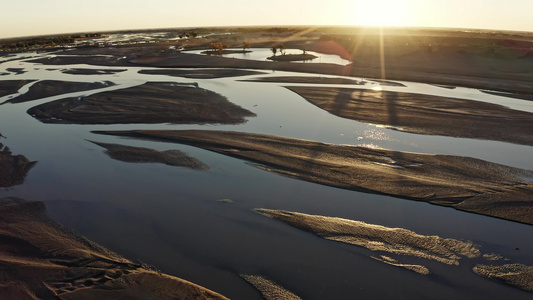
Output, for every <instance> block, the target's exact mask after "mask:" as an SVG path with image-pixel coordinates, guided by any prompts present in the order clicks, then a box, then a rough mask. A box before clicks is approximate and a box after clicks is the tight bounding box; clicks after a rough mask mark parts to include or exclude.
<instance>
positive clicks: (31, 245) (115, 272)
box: [0, 198, 227, 300]
mask: <svg viewBox="0 0 533 300" xmlns="http://www.w3.org/2000/svg"><path fill="white" fill-rule="evenodd" d="M0 214H1V215H2V218H1V219H0V236H1V239H2V243H1V244H0V265H1V268H2V281H1V283H0V298H1V299H21V300H26V299H30V300H35V299H60V300H75V299H87V300H89V299H95V300H96V299H148V298H150V299H168V300H170V299H227V298H225V297H224V296H222V295H220V294H218V293H215V292H212V291H210V290H207V289H205V288H203V287H201V286H198V285H196V284H193V283H191V282H188V281H185V280H182V279H179V278H176V277H173V276H169V275H166V274H161V273H159V272H155V271H151V270H149V269H147V268H145V267H143V266H141V265H138V264H135V263H133V262H131V261H129V260H127V259H125V258H123V257H121V256H119V255H118V254H116V253H113V252H111V251H109V250H107V249H105V248H103V247H102V246H100V245H98V244H96V243H94V242H92V241H90V240H88V239H86V238H84V237H82V236H80V235H78V234H76V233H74V232H72V231H71V230H69V229H67V228H65V227H62V226H61V225H59V224H57V223H55V222H54V221H53V220H51V219H50V218H49V217H48V216H47V214H46V208H45V206H44V203H42V202H38V201H26V200H23V199H20V198H3V199H0Z"/></svg>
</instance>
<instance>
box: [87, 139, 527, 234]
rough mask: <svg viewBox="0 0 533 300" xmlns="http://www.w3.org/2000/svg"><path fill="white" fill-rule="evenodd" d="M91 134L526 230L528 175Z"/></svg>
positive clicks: (340, 152)
mask: <svg viewBox="0 0 533 300" xmlns="http://www.w3.org/2000/svg"><path fill="white" fill-rule="evenodd" d="M95 133H102V134H111V135H118V136H129V137H137V138H144V139H156V140H165V141H174V142H177V143H182V144H188V145H192V146H196V147H200V148H203V149H207V150H210V151H214V152H217V153H221V154H224V155H228V156H232V157H237V158H240V159H245V160H248V161H251V162H253V163H255V166H256V167H257V168H260V169H264V170H267V171H270V172H274V173H277V174H281V175H285V176H289V177H293V178H297V179H301V180H306V181H310V182H315V183H320V184H324V185H329V186H334V187H339V188H344V189H349V190H355V191H360V192H367V193H378V194H385V195H390V196H394V197H399V198H405V199H412V200H417V201H425V202H429V203H432V204H438V205H443V206H451V207H454V208H456V209H459V210H464V211H468V212H473V213H478V214H483V215H488V216H494V217H499V218H503V219H508V220H513V221H517V222H522V223H527V224H532V225H533V185H532V179H533V171H529V170H522V169H518V168H513V167H508V166H504V165H500V164H495V163H491V162H487V161H483V160H480V159H475V158H469V157H460V156H449V155H427V154H417V153H408V152H399V151H392V150H382V149H370V148H365V147H355V146H339V145H333V144H324V143H319V142H314V141H307V140H300V139H293V138H284V137H278V136H271V135H260V134H250V133H239V132H227V131H202V130H183V131H182V130H137V131H97V132H95Z"/></svg>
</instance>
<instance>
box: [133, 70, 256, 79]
mask: <svg viewBox="0 0 533 300" xmlns="http://www.w3.org/2000/svg"><path fill="white" fill-rule="evenodd" d="M139 74H153V75H169V76H175V77H185V78H200V79H212V78H226V77H236V76H248V75H259V74H265V73H264V72H258V71H248V70H239V69H202V70H179V69H164V70H140V71H139Z"/></svg>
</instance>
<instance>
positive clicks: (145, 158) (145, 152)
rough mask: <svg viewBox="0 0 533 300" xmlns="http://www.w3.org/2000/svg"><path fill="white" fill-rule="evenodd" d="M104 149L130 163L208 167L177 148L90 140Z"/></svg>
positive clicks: (197, 168)
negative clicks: (159, 149) (158, 147)
mask: <svg viewBox="0 0 533 300" xmlns="http://www.w3.org/2000/svg"><path fill="white" fill-rule="evenodd" d="M90 142H91V143H93V144H96V145H98V146H100V147H103V148H105V149H106V151H105V153H106V154H107V155H109V157H111V158H113V159H116V160H120V161H123V162H131V163H161V164H165V165H169V166H175V167H185V168H189V169H193V170H208V169H209V167H208V166H207V165H206V164H204V163H203V162H201V161H200V160H198V159H197V158H194V157H191V156H188V155H186V154H185V153H183V152H181V151H179V150H167V151H157V150H153V149H148V148H140V147H131V146H124V145H118V144H108V143H99V142H93V141H90Z"/></svg>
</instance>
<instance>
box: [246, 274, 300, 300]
mask: <svg viewBox="0 0 533 300" xmlns="http://www.w3.org/2000/svg"><path fill="white" fill-rule="evenodd" d="M241 277H242V278H243V279H244V280H246V281H248V282H249V283H250V284H251V285H253V286H254V287H255V288H256V289H257V290H258V291H259V292H260V293H261V295H262V296H263V298H264V299H265V300H301V299H302V298H300V297H298V296H297V295H295V294H294V293H293V292H291V291H288V290H287V289H285V288H283V287H281V286H280V285H279V284H277V283H275V282H274V281H272V280H270V279H266V278H265V277H263V276H259V275H249V274H242V275H241Z"/></svg>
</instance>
